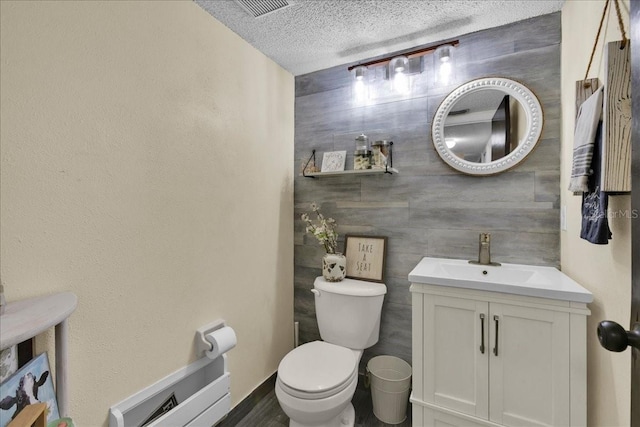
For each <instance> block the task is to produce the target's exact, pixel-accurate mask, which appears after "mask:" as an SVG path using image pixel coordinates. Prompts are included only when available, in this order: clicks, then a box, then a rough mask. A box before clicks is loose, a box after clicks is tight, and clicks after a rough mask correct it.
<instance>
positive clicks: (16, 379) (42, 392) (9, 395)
mask: <svg viewBox="0 0 640 427" xmlns="http://www.w3.org/2000/svg"><path fill="white" fill-rule="evenodd" d="M31 403H45V404H46V405H47V423H49V422H51V421H54V420H57V419H58V418H60V414H59V413H58V402H57V400H56V394H55V391H54V390H53V380H52V379H51V370H50V369H49V359H48V358H47V353H42V354H41V355H39V356H38V357H36V358H35V359H32V360H31V361H30V362H29V363H27V364H26V365H24V366H23V367H22V368H20V369H19V370H18V371H17V372H16V373H15V374H13V376H11V377H10V378H9V379H7V380H6V381H5V382H3V383H2V384H0V427H6V425H7V424H9V422H11V420H12V419H14V418H15V417H16V416H17V415H18V414H19V413H20V411H22V410H23V409H24V408H25V407H26V406H27V405H29V404H31Z"/></svg>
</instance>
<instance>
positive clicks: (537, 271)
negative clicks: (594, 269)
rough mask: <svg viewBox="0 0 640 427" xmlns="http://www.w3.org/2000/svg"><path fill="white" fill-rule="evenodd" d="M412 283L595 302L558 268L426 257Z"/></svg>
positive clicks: (411, 276)
mask: <svg viewBox="0 0 640 427" xmlns="http://www.w3.org/2000/svg"><path fill="white" fill-rule="evenodd" d="M409 281H410V282H412V283H425V284H430V285H440V286H450V287H458V288H467V289H479V290H485V291H493V292H504V293H510V294H517V295H527V296H534V297H541V298H553V299H560V300H566V301H576V302H584V303H589V302H591V301H593V295H592V294H591V292H589V291H588V290H586V289H585V288H583V287H582V286H580V285H579V284H578V283H576V282H575V281H574V280H573V279H571V278H570V277H569V276H567V275H566V274H564V273H562V272H561V271H560V270H558V269H557V268H554V267H541V266H534V265H522V264H502V265H500V266H494V265H477V264H469V262H468V261H466V260H459V259H446V258H429V257H425V258H423V259H422V260H421V261H420V263H418V265H417V266H416V267H415V268H414V269H413V271H411V273H409Z"/></svg>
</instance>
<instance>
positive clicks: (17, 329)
mask: <svg viewBox="0 0 640 427" xmlns="http://www.w3.org/2000/svg"><path fill="white" fill-rule="evenodd" d="M77 306H78V297H76V295H75V294H73V293H71V292H62V293H57V294H52V295H47V296H43V297H36V298H30V299H26V300H21V301H15V302H10V303H7V305H6V307H5V312H4V314H2V316H0V350H4V349H5V348H9V347H12V346H14V345H16V344H19V343H21V342H23V341H26V340H28V339H30V338H33V337H35V336H37V335H39V334H41V333H42V332H44V331H46V330H47V329H49V328H51V327H52V326H55V342H56V389H57V392H56V395H57V398H58V410H59V412H60V416H61V417H67V416H68V415H69V414H68V412H67V411H68V409H69V394H68V390H67V373H68V371H67V360H68V357H67V355H68V343H67V335H68V325H67V319H68V318H69V316H71V313H73V312H74V311H75V309H76V307H77Z"/></svg>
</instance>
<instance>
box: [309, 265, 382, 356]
mask: <svg viewBox="0 0 640 427" xmlns="http://www.w3.org/2000/svg"><path fill="white" fill-rule="evenodd" d="M313 287H314V289H313V293H314V294H315V303H316V318H317V319H318V328H319V329H320V336H321V337H322V339H323V340H324V341H326V342H329V343H332V344H336V345H340V346H343V347H347V348H351V349H354V350H364V349H365V348H369V347H371V346H372V345H374V344H375V343H377V342H378V336H379V332H380V315H381V313H382V301H383V299H384V294H386V293H387V287H386V286H385V285H384V284H383V283H374V282H365V281H362V280H354V279H344V280H342V281H340V282H327V281H326V280H324V278H322V277H318V278H316V280H315V282H314V283H313Z"/></svg>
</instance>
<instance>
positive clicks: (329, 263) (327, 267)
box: [322, 253, 347, 282]
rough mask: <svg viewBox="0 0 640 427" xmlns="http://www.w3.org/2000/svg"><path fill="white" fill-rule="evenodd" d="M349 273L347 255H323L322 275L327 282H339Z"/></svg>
mask: <svg viewBox="0 0 640 427" xmlns="http://www.w3.org/2000/svg"><path fill="white" fill-rule="evenodd" d="M346 274H347V257H345V256H344V255H342V254H341V253H335V254H326V255H325V256H324V257H322V277H324V279H325V280H326V281H327V282H339V281H341V280H342V279H344V276H346Z"/></svg>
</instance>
